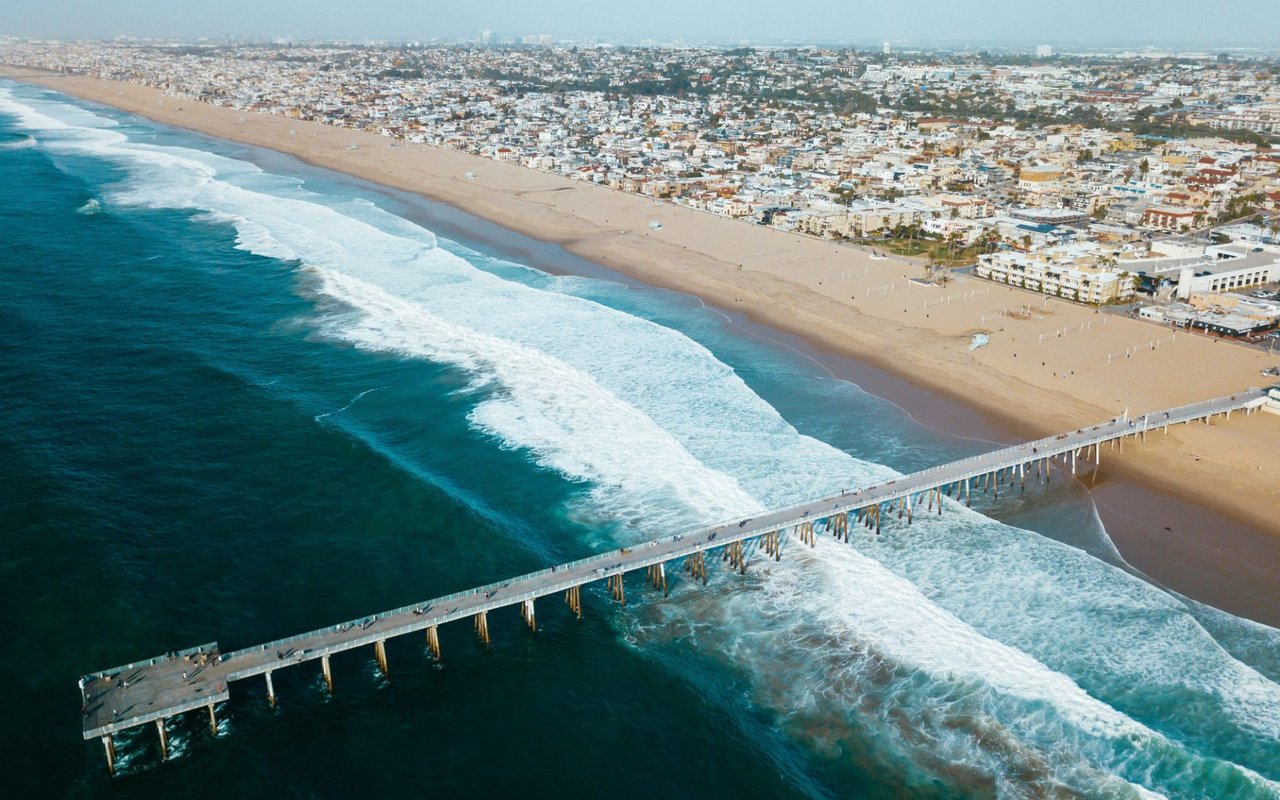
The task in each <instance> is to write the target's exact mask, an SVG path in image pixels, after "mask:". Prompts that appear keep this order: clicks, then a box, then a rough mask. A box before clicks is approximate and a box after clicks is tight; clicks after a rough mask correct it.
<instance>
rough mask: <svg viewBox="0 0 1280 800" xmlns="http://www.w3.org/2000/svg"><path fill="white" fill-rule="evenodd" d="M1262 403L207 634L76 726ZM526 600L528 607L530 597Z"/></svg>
mask: <svg viewBox="0 0 1280 800" xmlns="http://www.w3.org/2000/svg"><path fill="white" fill-rule="evenodd" d="M1265 402H1266V393H1265V391H1264V390H1262V389H1250V390H1247V391H1243V392H1240V393H1238V394H1235V395H1232V396H1230V397H1222V398H1216V399H1214V400H1206V401H1203V402H1200V403H1193V404H1191V405H1187V406H1181V407H1179V408H1174V409H1169V410H1167V411H1159V412H1153V413H1151V414H1147V415H1145V416H1142V417H1137V418H1128V419H1124V418H1119V419H1113V420H1109V421H1107V422H1104V423H1100V424H1098V425H1094V426H1092V427H1090V428H1082V429H1080V430H1077V431H1073V432H1069V433H1064V434H1060V435H1058V436H1055V437H1050V438H1046V439H1040V440H1037V441H1033V442H1027V443H1025V444H1020V445H1015V446H1012V447H1006V448H1002V449H999V450H995V451H992V452H990V453H984V454H982V455H978V456H974V457H972V458H966V459H961V460H959V461H955V462H951V463H948V464H944V465H940V466H936V467H931V468H929V469H925V470H922V471H919V472H915V473H911V474H909V475H903V476H900V477H896V478H893V479H891V480H888V481H884V482H882V483H878V484H875V485H872V486H864V487H861V488H856V489H849V490H845V491H842V492H841V493H840V494H838V495H835V496H832V497H826V498H823V499H821V500H816V501H812V502H808V503H803V504H800V505H796V506H792V507H789V508H784V509H778V510H775V511H769V512H767V513H763V514H758V515H756V516H754V517H749V518H743V519H736V520H731V521H728V522H724V523H721V524H718V525H711V526H706V527H702V528H698V529H695V530H692V531H688V532H684V533H679V534H674V535H670V536H665V537H663V538H660V539H654V540H652V541H649V542H645V543H643V544H639V545H635V546H632V547H625V548H621V549H618V550H611V551H609V552H607V553H601V554H598V555H594V556H590V557H588V558H584V559H580V560H578V561H573V562H570V563H567V564H559V565H556V566H554V567H550V568H548V569H544V570H540V571H538V572H533V573H529V574H527V575H521V576H519V577H514V578H511V579H509V580H505V581H501V582H499V583H494V584H490V585H488V586H481V587H478V588H475V589H469V590H467V591H463V592H457V593H455V594H450V595H446V596H444V597H437V598H435V599H432V600H426V601H423V602H421V603H415V604H413V605H411V606H405V607H403V608H398V609H394V610H392V611H386V612H382V613H379V614H374V615H372V616H369V617H364V618H361V619H357V620H353V621H349V622H345V623H341V624H338V625H331V626H328V627H325V628H320V629H318V630H314V631H310V632H307V633H302V634H298V635H296V636H291V637H289V638H287V639H280V640H277V641H274V642H268V643H266V644H260V645H255V646H253V647H248V648H245V649H242V650H235V651H231V652H226V653H224V652H221V651H220V650H219V648H218V645H217V643H210V644H206V645H202V646H200V647H196V648H191V649H189V650H184V651H179V652H175V653H171V654H165V655H163V656H159V657H157V658H153V659H149V660H147V661H142V662H137V663H134V664H129V665H126V666H123V667H117V668H114V669H110V670H105V671H102V672H98V673H94V674H92V675H86V676H84V678H83V679H82V692H83V698H84V703H85V707H84V711H85V713H84V726H83V728H84V729H83V735H84V738H85V739H92V738H95V737H103V741H104V744H105V745H106V748H107V753H108V763H109V765H110V763H111V762H112V759H113V758H114V746H113V744H112V742H111V738H110V737H111V734H113V733H115V732H117V731H121V730H125V729H128V728H133V727H136V726H139V725H143V724H146V723H148V722H159V723H161V741H162V744H163V741H164V738H163V737H164V733H163V720H164V719H165V718H167V717H170V716H174V715H176V714H181V713H184V712H187V711H192V710H197V709H200V708H208V709H209V713H210V720H211V723H212V722H213V716H212V715H213V706H214V704H215V703H217V702H221V701H224V700H226V699H228V698H229V696H230V693H229V690H228V686H229V684H230V683H231V682H232V681H237V680H242V679H245V678H250V677H254V676H257V675H265V676H266V684H267V692H268V695H269V697H270V698H271V700H272V702H274V700H275V695H274V689H273V687H272V684H271V673H272V672H273V671H274V670H277V669H282V668H284V667H289V666H293V665H296V664H300V663H303V662H307V661H315V660H317V659H323V667H324V669H325V674H326V678H327V677H328V656H330V655H333V654H335V653H340V652H343V651H346V650H354V649H356V648H358V647H364V646H368V645H374V646H375V648H376V652H377V654H378V658H379V662H380V664H381V666H382V667H383V669H384V670H385V669H386V660H385V658H386V657H385V650H383V649H382V644H381V643H383V642H385V641H386V640H387V639H391V638H394V637H397V636H404V635H406V634H411V633H415V632H419V631H429V636H430V635H432V634H434V630H430V629H434V628H436V627H438V626H440V625H445V624H447V623H450V622H455V621H459V620H464V619H467V618H473V619H476V620H477V626H478V630H479V629H480V628H481V626H483V630H482V633H481V635H482V637H483V638H485V639H487V637H488V630H487V621H486V618H485V616H484V615H485V614H487V612H489V611H492V610H494V609H498V608H504V607H509V606H519V605H521V604H523V603H525V602H526V601H533V600H536V599H538V598H541V597H546V596H549V595H553V594H557V593H561V592H570V591H571V590H576V589H577V588H578V587H581V586H583V585H584V584H588V583H592V582H595V581H600V580H605V579H608V578H613V577H614V576H620V575H622V574H625V573H627V572H631V571H634V570H638V569H644V568H646V567H655V568H658V569H663V572H662V573H661V574H662V576H663V584H664V585H665V567H664V566H662V565H665V564H666V563H667V562H670V561H673V560H677V559H682V558H693V559H697V560H698V563H699V566H700V567H701V568H702V569H704V570H705V567H704V566H702V562H701V559H702V557H703V554H704V553H705V552H706V551H709V550H714V549H719V548H722V547H727V546H734V545H738V544H740V543H743V542H745V541H747V540H752V539H760V538H761V537H767V536H769V535H771V534H781V533H783V532H785V531H787V530H788V529H795V530H798V531H800V538H801V541H802V542H803V541H807V542H808V543H810V544H812V540H813V524H814V523H821V522H825V523H826V524H827V527H828V529H831V528H832V527H833V525H834V526H836V528H837V530H839V529H840V527H842V528H843V531H844V535H845V537H846V539H847V537H848V527H849V524H850V518H851V517H856V518H857V519H858V520H860V521H862V522H863V523H864V524H871V523H870V522H869V520H870V519H871V518H872V515H873V514H872V511H873V510H874V519H875V523H874V526H873V527H875V528H877V529H878V527H879V518H880V513H879V512H880V510H882V509H884V508H886V507H889V505H890V504H893V503H897V504H898V508H899V509H900V513H901V509H903V508H906V509H914V508H915V507H916V506H917V505H919V504H922V503H923V498H924V497H925V495H926V494H927V493H931V492H932V493H933V494H932V495H930V506H931V507H932V505H933V500H934V499H935V498H936V501H937V503H936V505H937V507H938V511H937V513H941V508H942V495H943V493H944V491H945V493H946V494H947V495H948V496H952V497H953V498H955V499H959V498H960V497H961V496H962V495H963V496H964V497H965V498H966V499H967V497H968V494H969V491H970V490H971V488H972V486H971V484H970V481H971V480H972V479H974V478H983V477H987V478H988V481H989V482H988V486H990V485H992V484H991V482H990V479H991V478H995V479H996V481H997V483H996V484H995V485H996V486H997V487H998V485H999V484H998V481H999V480H1000V475H1001V474H1002V473H1004V474H1005V477H1006V478H1007V479H1009V480H1012V479H1013V476H1014V474H1015V473H1014V472H1010V471H1011V470H1015V471H1016V475H1017V476H1019V477H1023V478H1024V479H1025V476H1026V475H1027V474H1029V472H1030V471H1031V468H1032V467H1033V466H1036V467H1037V468H1039V467H1043V470H1044V474H1045V475H1046V476H1047V475H1048V471H1049V468H1050V466H1052V465H1057V466H1058V467H1059V468H1062V469H1066V468H1068V467H1069V468H1070V469H1071V470H1072V471H1074V469H1075V464H1076V458H1077V457H1078V456H1079V455H1080V454H1082V453H1083V454H1084V455H1086V456H1087V455H1088V451H1089V448H1093V452H1094V455H1093V459H1092V460H1093V461H1094V462H1095V463H1096V462H1097V461H1098V460H1099V459H1100V458H1101V445H1102V444H1104V443H1107V442H1115V441H1117V440H1120V441H1121V442H1122V441H1123V439H1124V438H1125V437H1145V435H1146V433H1147V432H1148V431H1153V430H1160V429H1167V427H1168V426H1169V425H1173V424H1178V423H1190V422H1193V421H1200V420H1204V421H1206V422H1207V421H1208V420H1209V419H1210V418H1212V417H1213V416H1215V415H1219V414H1222V415H1227V416H1229V415H1230V413H1231V412H1234V411H1244V412H1245V413H1250V412H1252V411H1254V410H1256V409H1257V408H1259V407H1260V406H1262V405H1263V404H1264V403H1265ZM978 488H979V489H981V488H982V487H980V486H979V487H978ZM909 513H910V512H909ZM917 513H919V512H918V510H917ZM908 519H910V516H908ZM806 531H807V533H806ZM780 546H781V539H780V536H779V537H775V538H774V539H773V540H772V541H766V542H765V550H766V552H770V553H771V554H772V557H775V558H776V557H778V555H779V548H780ZM731 552H733V553H735V555H734V558H735V559H736V562H737V565H738V566H739V567H740V568H742V569H745V564H746V559H747V558H749V557H750V556H751V555H752V554H751V553H750V552H747V551H744V550H743V549H741V548H739V549H738V550H736V551H731ZM704 574H705V573H704ZM611 588H613V586H612V585H611ZM621 592H622V587H621V584H620V583H619V584H618V585H617V588H616V589H615V596H618V597H620V596H621ZM570 604H571V606H573V605H574V604H575V601H574V600H570ZM525 608H526V609H528V610H529V611H530V612H531V610H532V609H531V607H529V606H526V607H525ZM531 624H532V623H531ZM432 639H433V637H432Z"/></svg>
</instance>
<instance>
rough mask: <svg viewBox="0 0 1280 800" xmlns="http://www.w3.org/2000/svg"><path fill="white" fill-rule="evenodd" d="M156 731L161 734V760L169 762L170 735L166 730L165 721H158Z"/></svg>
mask: <svg viewBox="0 0 1280 800" xmlns="http://www.w3.org/2000/svg"><path fill="white" fill-rule="evenodd" d="M156 731H157V732H158V733H159V734H160V760H161V761H168V760H169V735H168V734H167V733H165V730H164V719H163V718H161V719H158V720H156Z"/></svg>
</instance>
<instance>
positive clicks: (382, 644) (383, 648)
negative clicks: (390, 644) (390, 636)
mask: <svg viewBox="0 0 1280 800" xmlns="http://www.w3.org/2000/svg"><path fill="white" fill-rule="evenodd" d="M373 654H374V656H375V657H377V659H378V669H380V670H382V677H383V678H385V679H387V680H391V670H390V669H388V668H387V640H386V639H379V640H378V641H376V642H374V643H373Z"/></svg>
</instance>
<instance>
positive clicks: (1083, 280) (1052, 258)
mask: <svg viewBox="0 0 1280 800" xmlns="http://www.w3.org/2000/svg"><path fill="white" fill-rule="evenodd" d="M973 274H975V275H977V276H978V277H980V278H986V279H987V280H992V281H996V282H998V283H1007V284H1009V285H1011V286H1020V287H1022V288H1024V289H1030V290H1032V291H1035V292H1040V293H1041V294H1048V295H1053V296H1055V297H1062V298H1065V299H1067V300H1075V301H1078V302H1081V303H1115V302H1122V301H1125V300H1128V299H1129V298H1131V297H1133V292H1134V285H1133V284H1134V282H1133V278H1132V276H1131V275H1130V274H1129V273H1128V272H1126V271H1124V270H1121V269H1117V268H1116V267H1114V266H1111V265H1109V264H1107V263H1106V262H1105V261H1104V260H1102V259H1101V258H1100V257H1099V255H1098V254H1097V253H1096V252H1095V251H1094V248H1093V247H1092V246H1076V247H1054V248H1049V249H1046V250H1041V251H1038V252H1034V253H1020V252H1016V251H1004V252H999V253H989V254H986V255H982V256H979V257H978V264H977V266H975V267H974V269H973Z"/></svg>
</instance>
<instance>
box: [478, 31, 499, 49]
mask: <svg viewBox="0 0 1280 800" xmlns="http://www.w3.org/2000/svg"><path fill="white" fill-rule="evenodd" d="M497 43H498V37H497V36H495V35H494V34H493V31H491V30H489V29H488V28H481V29H480V44H481V45H482V46H484V47H492V46H494V45H495V44H497Z"/></svg>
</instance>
